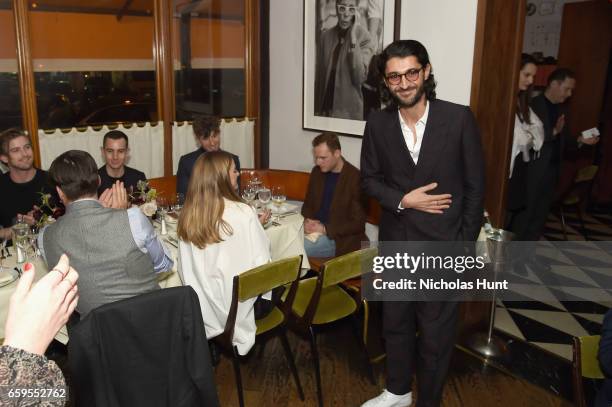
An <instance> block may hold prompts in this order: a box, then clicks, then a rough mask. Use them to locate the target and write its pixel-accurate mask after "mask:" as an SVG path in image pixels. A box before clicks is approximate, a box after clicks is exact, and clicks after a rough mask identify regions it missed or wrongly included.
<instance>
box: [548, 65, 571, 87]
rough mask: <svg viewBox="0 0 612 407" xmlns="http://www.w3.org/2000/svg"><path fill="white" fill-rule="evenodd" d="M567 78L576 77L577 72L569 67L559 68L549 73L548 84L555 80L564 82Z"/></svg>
mask: <svg viewBox="0 0 612 407" xmlns="http://www.w3.org/2000/svg"><path fill="white" fill-rule="evenodd" d="M567 78H570V79H576V74H575V73H574V71H572V70H571V69H569V68H557V69H555V70H554V71H552V72H551V74H550V75H548V80H547V83H546V86H547V87H548V86H550V84H551V83H552V82H553V81H557V82H563V81H564V80H566V79H567Z"/></svg>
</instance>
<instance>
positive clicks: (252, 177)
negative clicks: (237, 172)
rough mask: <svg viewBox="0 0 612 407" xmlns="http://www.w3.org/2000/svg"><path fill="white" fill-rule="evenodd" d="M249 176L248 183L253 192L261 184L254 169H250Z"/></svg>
mask: <svg viewBox="0 0 612 407" xmlns="http://www.w3.org/2000/svg"><path fill="white" fill-rule="evenodd" d="M249 176H250V177H249V178H250V179H249V183H248V185H249V186H250V187H251V188H252V189H253V190H255V193H257V192H259V189H260V188H261V187H262V186H263V182H262V181H261V178H259V175H257V173H256V172H255V171H251V172H250V173H249Z"/></svg>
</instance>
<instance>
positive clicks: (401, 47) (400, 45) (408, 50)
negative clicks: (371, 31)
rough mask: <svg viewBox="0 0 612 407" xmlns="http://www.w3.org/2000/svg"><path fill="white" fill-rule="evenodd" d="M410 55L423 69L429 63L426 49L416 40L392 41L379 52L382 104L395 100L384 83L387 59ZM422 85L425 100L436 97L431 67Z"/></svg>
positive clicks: (389, 103)
mask: <svg viewBox="0 0 612 407" xmlns="http://www.w3.org/2000/svg"><path fill="white" fill-rule="evenodd" d="M411 56H414V57H416V59H417V61H419V63H420V64H421V66H422V67H423V69H424V68H425V67H426V66H427V64H429V65H431V63H430V62H429V54H428V53H427V49H425V47H424V46H423V44H421V43H420V42H418V41H416V40H398V41H394V42H392V43H391V44H389V45H387V47H386V48H385V49H384V50H383V51H382V52H381V53H380V56H379V57H378V72H379V77H380V82H379V87H380V94H381V98H382V101H383V103H384V104H386V105H393V104H395V100H394V99H393V97H392V96H391V92H390V91H389V89H388V88H387V85H386V84H385V68H386V67H387V61H388V60H390V59H391V58H406V57H411ZM423 87H424V91H425V97H426V98H427V100H433V99H435V98H436V81H435V79H434V75H433V67H432V68H430V71H429V78H427V80H426V81H425V83H424V84H423Z"/></svg>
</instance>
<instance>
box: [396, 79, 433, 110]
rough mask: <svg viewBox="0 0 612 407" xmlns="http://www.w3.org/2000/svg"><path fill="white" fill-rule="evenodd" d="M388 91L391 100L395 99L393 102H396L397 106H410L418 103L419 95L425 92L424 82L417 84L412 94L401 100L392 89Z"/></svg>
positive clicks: (421, 95)
mask: <svg viewBox="0 0 612 407" xmlns="http://www.w3.org/2000/svg"><path fill="white" fill-rule="evenodd" d="M389 93H390V94H391V97H392V98H393V100H395V103H397V105H398V107H400V108H411V107H413V106H414V105H416V104H417V103H419V101H420V100H421V97H423V94H424V93H425V84H423V85H421V86H419V87H418V88H417V90H416V93H415V94H414V96H413V97H411V98H409V99H408V100H403V99H402V98H400V97H399V96H398V95H396V94H395V92H393V91H389Z"/></svg>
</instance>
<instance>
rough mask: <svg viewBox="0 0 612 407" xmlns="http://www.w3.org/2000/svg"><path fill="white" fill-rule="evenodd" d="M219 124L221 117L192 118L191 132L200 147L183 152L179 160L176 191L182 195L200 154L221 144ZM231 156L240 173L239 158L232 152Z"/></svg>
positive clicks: (213, 149)
mask: <svg viewBox="0 0 612 407" xmlns="http://www.w3.org/2000/svg"><path fill="white" fill-rule="evenodd" d="M220 126H221V119H220V118H219V117H216V116H201V117H197V118H195V119H194V120H193V133H194V135H195V137H196V140H197V141H198V143H200V148H199V149H197V150H196V151H193V152H191V153H189V154H185V155H184V156H182V157H181V159H180V160H179V166H178V171H177V173H176V192H178V193H181V194H183V195H185V194H186V193H187V187H188V186H189V179H190V178H191V171H192V170H193V166H194V165H195V162H196V160H197V159H198V157H199V156H200V155H201V154H204V153H207V152H209V151H217V150H219V146H220V144H221V129H220ZM232 157H233V158H234V164H235V165H236V171H238V173H240V159H239V158H238V156H237V155H234V154H232ZM239 180H240V178H239ZM238 185H240V181H238Z"/></svg>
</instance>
